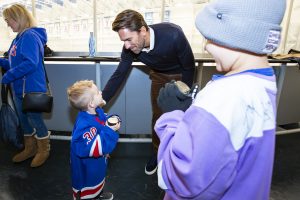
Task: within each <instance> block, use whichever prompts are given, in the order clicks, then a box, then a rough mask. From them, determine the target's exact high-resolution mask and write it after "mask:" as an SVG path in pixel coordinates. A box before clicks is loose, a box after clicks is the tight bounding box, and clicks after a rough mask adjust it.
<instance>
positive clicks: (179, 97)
mask: <svg viewBox="0 0 300 200" xmlns="http://www.w3.org/2000/svg"><path fill="white" fill-rule="evenodd" d="M178 83H180V84H178ZM178 83H177V82H176V81H171V82H169V83H166V84H165V86H164V87H163V88H161V89H160V91H159V95H158V97H157V104H158V106H159V107H160V109H161V110H162V111H163V112H164V113H165V112H171V111H173V110H182V111H184V112H185V111H186V110H187V109H188V108H189V107H190V105H191V104H192V101H193V99H194V98H195V96H196V94H197V92H198V85H194V86H193V87H192V89H190V88H188V86H186V85H183V84H184V83H183V82H178ZM182 86H184V87H182ZM182 88H184V89H182Z"/></svg>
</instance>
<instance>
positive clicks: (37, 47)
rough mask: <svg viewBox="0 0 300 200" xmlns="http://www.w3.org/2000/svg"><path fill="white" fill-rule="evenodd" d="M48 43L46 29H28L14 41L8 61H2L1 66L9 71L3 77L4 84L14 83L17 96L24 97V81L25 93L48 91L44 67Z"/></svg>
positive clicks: (0, 60)
mask: <svg viewBox="0 0 300 200" xmlns="http://www.w3.org/2000/svg"><path fill="white" fill-rule="evenodd" d="M46 42H47V34H46V30H45V29H44V28H37V27H34V28H29V29H26V30H25V31H24V32H22V33H19V34H18V35H17V37H16V38H15V39H14V40H13V41H12V44H11V46H10V48H9V51H8V52H9V57H8V59H4V58H2V59H0V66H1V67H3V68H4V69H6V70H7V72H6V73H5V74H4V76H3V77H2V83H5V84H8V83H12V84H13V89H14V92H15V95H17V96H19V97H21V96H22V90H23V82H24V79H26V84H25V85H26V87H25V92H45V91H46V79H45V71H44V67H43V57H44V45H45V44H46Z"/></svg>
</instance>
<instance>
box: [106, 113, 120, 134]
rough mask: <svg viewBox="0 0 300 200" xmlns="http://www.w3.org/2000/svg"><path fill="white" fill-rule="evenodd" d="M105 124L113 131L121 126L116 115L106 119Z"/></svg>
mask: <svg viewBox="0 0 300 200" xmlns="http://www.w3.org/2000/svg"><path fill="white" fill-rule="evenodd" d="M106 125H107V126H109V127H110V128H111V129H113V130H114V131H117V130H119V129H120V127H121V119H120V117H119V116H118V115H112V116H111V117H109V118H108V119H107V120H106Z"/></svg>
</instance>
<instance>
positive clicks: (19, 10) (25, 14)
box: [3, 4, 37, 32]
mask: <svg viewBox="0 0 300 200" xmlns="http://www.w3.org/2000/svg"><path fill="white" fill-rule="evenodd" d="M3 16H4V18H6V19H8V18H11V19H13V20H14V21H16V22H17V23H18V24H19V26H20V30H21V31H20V32H22V31H24V29H26V28H31V27H35V26H36V25H37V23H36V20H35V19H34V17H33V16H32V14H31V13H30V12H29V11H28V10H27V9H26V8H25V7H24V6H23V5H21V4H14V5H12V6H10V7H8V8H5V9H4V10H3Z"/></svg>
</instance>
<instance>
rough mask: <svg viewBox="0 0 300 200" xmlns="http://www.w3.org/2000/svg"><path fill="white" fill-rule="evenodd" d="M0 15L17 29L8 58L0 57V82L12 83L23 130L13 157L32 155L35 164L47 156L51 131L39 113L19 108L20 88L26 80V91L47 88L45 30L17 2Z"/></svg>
mask: <svg viewBox="0 0 300 200" xmlns="http://www.w3.org/2000/svg"><path fill="white" fill-rule="evenodd" d="M3 18H4V19H5V21H6V23H7V25H8V26H9V27H10V28H11V29H12V30H13V32H16V33H18V34H17V36H16V38H15V39H14V40H13V41H12V43H11V45H10V48H9V50H8V59H4V58H2V59H0V66H1V67H3V68H4V69H5V70H6V73H5V74H4V75H3V77H2V84H12V86H13V93H14V94H13V95H14V101H15V105H16V111H17V113H18V115H19V118H20V123H21V128H22V131H23V133H24V145H25V148H24V150H23V151H22V152H20V153H18V154H17V155H15V156H14V157H13V159H12V160H13V162H16V163H18V162H22V161H24V160H27V159H28V158H31V157H34V158H33V160H32V162H31V167H38V166H40V165H42V164H43V163H44V162H45V161H46V160H47V158H48V157H49V151H50V141H49V136H50V132H48V129H47V127H46V125H45V123H44V121H43V118H42V113H37V112H34V113H33V112H27V113H24V112H22V99H23V97H22V91H23V84H24V83H25V82H26V84H25V92H45V91H46V80H45V71H44V68H43V55H44V45H45V44H46V42H47V34H46V30H45V29H44V28H38V27H36V21H35V19H34V17H33V16H32V15H31V13H30V12H29V11H28V10H27V9H26V8H25V7H24V6H22V5H20V4H14V5H12V6H10V7H8V8H6V9H4V10H3Z"/></svg>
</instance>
